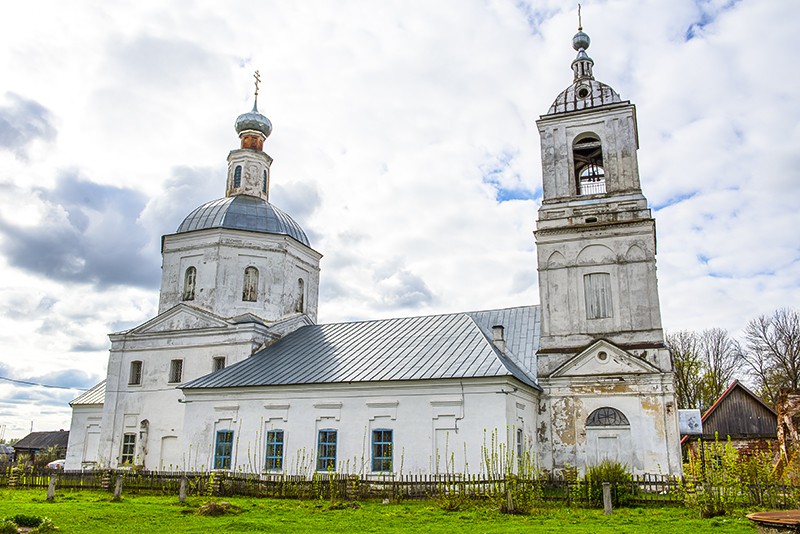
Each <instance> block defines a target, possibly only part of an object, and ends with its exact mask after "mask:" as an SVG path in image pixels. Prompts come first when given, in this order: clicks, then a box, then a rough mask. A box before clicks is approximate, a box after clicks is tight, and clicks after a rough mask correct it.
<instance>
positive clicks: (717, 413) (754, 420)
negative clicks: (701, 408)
mask: <svg viewBox="0 0 800 534" xmlns="http://www.w3.org/2000/svg"><path fill="white" fill-rule="evenodd" d="M717 433H719V436H720V438H722V437H724V436H731V437H772V438H774V437H776V436H777V433H778V416H777V415H776V414H775V412H774V411H773V410H772V409H771V408H769V406H767V405H765V404H764V402H763V401H762V400H761V399H759V398H758V397H757V396H756V395H755V394H754V393H753V392H751V391H750V390H749V389H747V388H746V387H744V386H743V385H742V384H740V383H739V382H738V381H735V382H734V383H733V384H732V385H731V386H730V387H729V388H728V390H727V391H726V392H725V393H723V394H722V395H721V396H720V398H719V399H718V400H717V402H715V403H714V405H713V406H712V407H711V408H709V410H708V411H707V412H706V413H705V414H704V415H703V435H704V436H707V437H713V436H714V435H715V434H717Z"/></svg>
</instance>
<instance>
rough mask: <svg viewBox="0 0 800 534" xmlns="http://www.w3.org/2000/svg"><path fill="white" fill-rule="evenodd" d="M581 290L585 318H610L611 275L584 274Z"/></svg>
mask: <svg viewBox="0 0 800 534" xmlns="http://www.w3.org/2000/svg"><path fill="white" fill-rule="evenodd" d="M583 289H584V294H585V296H586V318H587V319H603V318H606V317H611V275H610V274H608V273H591V274H586V275H584V276H583Z"/></svg>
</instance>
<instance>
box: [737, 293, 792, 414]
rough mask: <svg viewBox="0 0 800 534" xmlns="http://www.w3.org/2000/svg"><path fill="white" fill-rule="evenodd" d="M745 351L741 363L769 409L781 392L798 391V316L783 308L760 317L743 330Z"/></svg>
mask: <svg viewBox="0 0 800 534" xmlns="http://www.w3.org/2000/svg"><path fill="white" fill-rule="evenodd" d="M745 339H746V344H747V350H746V351H745V352H744V354H743V359H744V361H745V362H746V363H747V365H748V366H749V367H750V370H751V371H752V374H753V376H754V378H755V380H756V387H757V388H758V390H759V393H760V394H761V396H762V397H764V398H765V399H766V400H768V401H769V402H770V403H772V405H773V406H774V405H775V402H776V401H777V399H778V395H779V394H780V390H781V389H790V390H792V391H798V389H800V314H799V313H798V312H797V310H791V309H788V308H783V309H780V310H775V311H774V312H773V313H772V315H761V316H760V317H758V318H756V319H753V320H752V321H750V322H749V323H748V324H747V328H746V329H745Z"/></svg>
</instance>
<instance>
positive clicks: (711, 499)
mask: <svg viewBox="0 0 800 534" xmlns="http://www.w3.org/2000/svg"><path fill="white" fill-rule="evenodd" d="M701 451H702V453H701V454H700V455H699V456H698V455H691V456H690V457H689V463H688V464H687V465H686V466H685V468H684V471H685V473H686V481H685V482H684V484H683V492H684V502H685V503H686V506H687V507H689V508H692V509H694V510H696V511H697V512H698V513H699V514H700V517H703V518H709V517H716V516H720V515H726V514H728V513H730V512H731V511H733V509H734V508H736V507H737V505H739V504H744V502H743V501H742V499H741V497H742V493H743V491H742V490H743V489H744V488H746V481H745V480H743V469H742V462H740V459H739V452H738V451H737V450H736V449H735V448H734V447H733V445H731V443H730V440H729V441H727V442H721V441H719V436H717V439H716V440H715V441H713V442H707V443H701Z"/></svg>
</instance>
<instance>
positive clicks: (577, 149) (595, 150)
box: [572, 132, 606, 195]
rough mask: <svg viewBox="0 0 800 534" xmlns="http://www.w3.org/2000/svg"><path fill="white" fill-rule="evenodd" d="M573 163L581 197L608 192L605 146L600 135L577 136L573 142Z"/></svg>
mask: <svg viewBox="0 0 800 534" xmlns="http://www.w3.org/2000/svg"><path fill="white" fill-rule="evenodd" d="M572 161H573V164H574V173H575V185H576V190H577V192H578V194H579V195H600V194H604V193H605V192H606V171H605V168H604V167H603V145H602V143H601V142H600V136H599V135H597V134H596V133H594V132H584V133H581V134H579V135H578V136H576V137H575V139H574V140H573V142H572Z"/></svg>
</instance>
